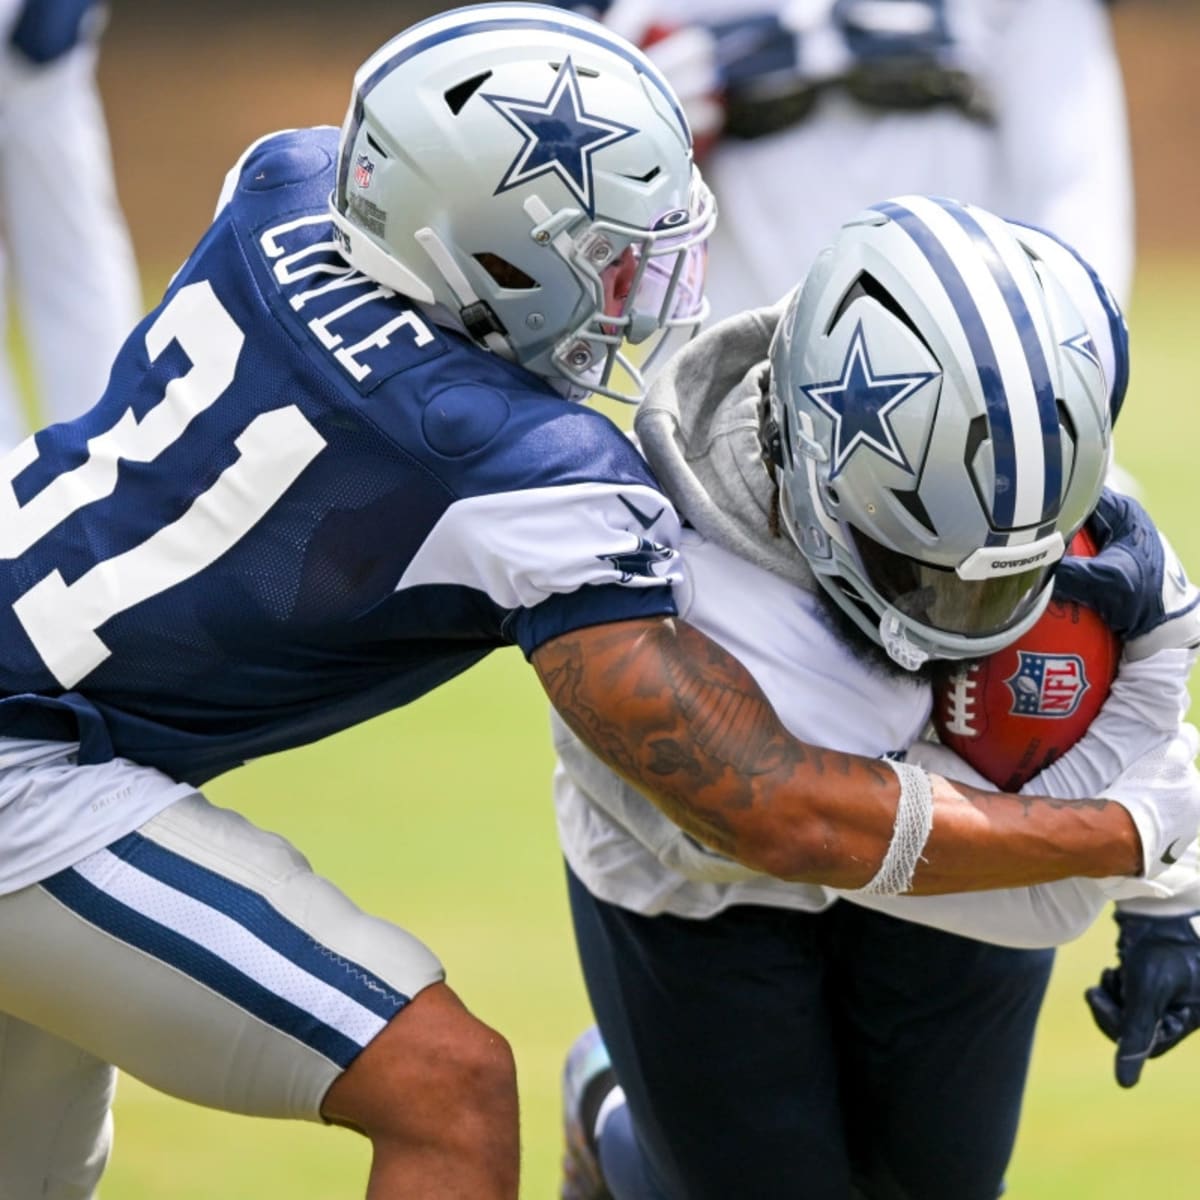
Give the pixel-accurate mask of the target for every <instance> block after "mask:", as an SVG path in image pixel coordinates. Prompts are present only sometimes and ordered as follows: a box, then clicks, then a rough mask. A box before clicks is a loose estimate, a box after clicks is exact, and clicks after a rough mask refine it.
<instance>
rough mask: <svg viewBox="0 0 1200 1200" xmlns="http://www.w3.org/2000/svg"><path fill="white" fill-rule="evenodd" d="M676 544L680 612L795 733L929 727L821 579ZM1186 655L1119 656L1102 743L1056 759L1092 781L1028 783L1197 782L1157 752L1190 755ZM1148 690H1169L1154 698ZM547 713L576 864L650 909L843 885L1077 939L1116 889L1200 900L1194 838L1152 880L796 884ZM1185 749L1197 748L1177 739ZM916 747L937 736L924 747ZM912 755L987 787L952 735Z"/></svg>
mask: <svg viewBox="0 0 1200 1200" xmlns="http://www.w3.org/2000/svg"><path fill="white" fill-rule="evenodd" d="M681 550H682V553H683V555H684V557H685V558H686V560H687V562H688V564H689V572H688V577H687V581H686V583H685V584H684V585H683V586H682V587H681V588H679V589H678V594H679V601H680V615H681V616H682V617H683V618H684V619H686V620H687V621H688V622H689V623H690V624H692V625H694V626H696V627H697V628H698V629H701V630H702V631H703V632H705V633H707V634H708V635H709V636H710V637H711V638H713V639H714V640H715V641H717V642H719V643H720V644H721V645H722V646H724V647H725V648H726V649H727V650H729V651H730V652H731V653H732V654H734V655H736V656H737V658H738V659H740V660H741V662H742V663H743V664H744V665H745V666H746V668H747V669H748V670H749V671H750V673H751V674H752V675H753V676H754V678H755V679H756V681H757V682H758V684H759V686H760V687H761V688H762V689H763V691H764V692H765V693H766V695H767V698H768V699H769V700H770V701H771V703H772V705H773V706H774V708H775V711H776V712H777V713H778V715H779V717H780V719H781V720H782V722H783V723H784V725H785V726H786V727H787V728H788V729H789V730H790V732H792V733H793V734H794V735H796V736H797V737H798V738H801V739H802V740H804V741H808V742H811V743H812V744H814V745H816V746H822V747H825V748H827V749H830V750H840V751H846V752H849V753H854V754H862V755H867V756H871V757H879V756H885V755H888V756H899V755H902V754H903V753H904V751H905V749H906V747H911V745H912V743H913V742H915V741H916V740H917V738H918V737H919V736H920V735H921V733H922V732H923V731H924V730H925V728H926V725H927V721H928V716H929V711H930V691H929V688H928V687H927V686H926V685H925V684H922V683H920V682H918V681H917V680H915V679H910V678H907V677H903V676H899V675H896V674H893V673H891V672H888V671H885V670H883V669H882V668H880V667H876V666H871V665H869V664H868V663H866V662H864V661H863V660H862V659H861V658H859V657H858V656H857V655H856V653H855V651H854V648H853V646H852V645H850V644H849V643H847V642H846V641H844V640H843V639H842V638H841V637H840V636H839V635H838V634H836V633H835V632H833V630H832V629H831V628H830V627H829V625H828V624H827V618H826V617H825V615H824V611H823V608H822V603H821V601H820V600H819V599H818V597H817V596H816V595H814V594H813V593H812V592H810V591H808V590H806V589H804V588H801V587H797V586H796V584H794V583H792V582H788V581H787V580H785V579H783V578H782V577H780V576H779V575H776V574H773V573H771V572H770V571H767V570H765V569H763V568H762V567H759V566H756V565H754V564H752V563H750V562H747V561H746V560H745V559H742V558H739V557H737V556H736V555H734V554H732V553H731V552H729V551H727V550H725V549H722V548H721V547H720V546H718V545H717V544H715V543H713V542H710V541H706V540H705V539H704V538H703V537H702V536H701V535H700V534H698V533H696V532H695V531H694V530H692V529H686V528H685V530H684V533H683V540H682V543H681ZM1190 663H1191V655H1190V654H1189V653H1188V652H1186V651H1182V650H1179V651H1175V650H1170V651H1166V652H1164V653H1162V654H1159V655H1156V656H1154V657H1153V658H1150V659H1147V660H1143V661H1142V662H1141V663H1138V664H1135V665H1133V666H1128V665H1127V666H1126V667H1123V672H1126V673H1127V674H1128V679H1127V680H1125V678H1124V675H1123V676H1122V679H1123V682H1121V683H1120V684H1119V685H1118V687H1117V689H1116V690H1115V691H1114V699H1113V702H1112V703H1111V704H1110V706H1109V708H1111V710H1112V711H1111V712H1109V711H1108V709H1106V710H1105V714H1104V716H1103V717H1102V718H1101V719H1098V721H1097V730H1098V739H1099V743H1100V744H1099V745H1093V744H1092V742H1093V740H1094V739H1091V738H1090V736H1089V738H1085V739H1084V741H1083V742H1081V743H1080V745H1079V747H1078V748H1077V750H1076V751H1072V752H1071V754H1068V755H1067V756H1065V757H1064V758H1063V759H1062V760H1060V763H1061V764H1062V769H1063V770H1066V769H1067V768H1068V764H1070V765H1071V769H1072V770H1074V771H1076V772H1079V771H1082V772H1083V774H1084V776H1085V778H1084V780H1082V781H1081V782H1076V783H1072V782H1071V781H1070V780H1057V779H1050V778H1047V776H1049V775H1051V774H1052V773H1056V772H1059V770H1060V768H1059V767H1057V766H1056V767H1054V768H1051V770H1050V771H1048V772H1046V773H1045V774H1044V775H1043V776H1039V777H1037V778H1036V779H1035V780H1034V781H1033V782H1032V783H1031V785H1030V789H1029V790H1032V791H1033V792H1036V793H1038V794H1050V795H1064V794H1069V795H1078V794H1083V793H1082V792H1081V791H1080V787H1082V788H1083V790H1084V791H1085V792H1086V793H1087V794H1095V793H1102V794H1108V795H1113V796H1117V797H1119V796H1120V795H1121V794H1122V790H1123V789H1124V788H1135V787H1136V788H1139V789H1140V790H1142V791H1145V790H1147V789H1151V790H1152V789H1154V788H1166V789H1170V788H1172V787H1187V788H1194V787H1195V786H1197V784H1196V773H1195V771H1194V769H1189V770H1187V771H1176V772H1174V773H1172V772H1170V771H1168V770H1167V769H1166V768H1165V766H1163V765H1159V764H1160V763H1161V764H1165V763H1166V762H1167V760H1168V759H1169V758H1170V757H1171V756H1172V755H1177V754H1179V753H1184V754H1185V755H1186V756H1188V757H1190V755H1191V753H1192V752H1194V746H1195V742H1194V741H1190V740H1189V738H1191V737H1193V736H1194V735H1193V734H1192V732H1191V731H1190V729H1189V728H1188V727H1182V729H1181V731H1180V733H1178V734H1176V735H1172V733H1171V732H1170V730H1171V728H1172V727H1173V726H1175V724H1176V723H1177V722H1178V720H1180V718H1181V713H1182V710H1183V709H1186V703H1187V696H1186V690H1185V689H1183V687H1182V682H1181V681H1183V680H1185V679H1186V677H1187V673H1188V669H1189V667H1190ZM1151 695H1154V696H1156V697H1158V698H1159V700H1160V703H1158V704H1157V705H1156V704H1155V703H1154V702H1152V701H1151V700H1150V698H1149V697H1150V696H1151ZM1156 709H1158V710H1161V711H1156ZM1133 710H1136V712H1135V711H1133ZM1139 713H1140V714H1141V715H1140V716H1139V715H1137V714H1139ZM552 723H553V728H554V739H555V746H556V749H557V751H558V756H559V761H558V765H557V767H556V770H555V775H554V797H555V805H556V808H557V816H558V827H559V837H560V839H561V842H562V846H563V852H564V855H565V857H566V859H567V862H568V863H569V864H570V866H571V869H572V870H573V871H574V872H575V874H576V875H577V876H578V877H579V878H580V880H581V881H582V882H583V883H584V885H585V886H586V887H587V888H588V890H589V891H591V892H592V894H593V895H595V896H597V897H599V898H600V899H602V900H605V901H607V902H609V903H611V904H618V905H620V906H621V907H622V908H627V909H631V910H632V911H634V912H639V913H643V914H645V915H648V916H654V915H658V914H661V913H670V914H673V915H675V916H680V917H689V918H694V919H702V918H705V917H709V916H712V915H714V914H715V913H717V912H720V911H721V910H722V909H725V908H728V907H729V906H731V905H735V904H762V905H769V906H773V907H777V908H788V909H794V910H800V911H807V912H817V911H820V910H821V909H824V908H827V907H828V906H829V905H830V904H832V903H833V902H834V901H835V900H837V899H839V898H840V899H843V900H847V901H849V902H851V903H856V904H862V905H864V906H866V907H869V908H874V909H877V910H879V911H882V912H886V913H889V914H891V915H892V916H896V917H901V918H903V919H906V920H911V921H915V922H917V923H919V924H923V925H929V926H932V927H934V928H937V929H943V930H946V931H948V932H951V933H956V934H960V935H962V936H964V937H975V938H979V939H981V940H983V941H989V942H995V943H998V944H1001V945H1010V946H1026V947H1036V946H1049V945H1057V944H1060V943H1062V942H1066V941H1069V940H1071V939H1072V938H1074V937H1078V936H1079V935H1080V934H1081V933H1083V932H1084V931H1085V930H1086V929H1087V928H1088V927H1089V926H1090V925H1091V923H1092V922H1093V921H1094V920H1095V919H1096V917H1097V916H1098V915H1099V914H1100V913H1101V912H1102V911H1103V910H1104V909H1105V908H1106V907H1107V906H1108V905H1109V903H1110V902H1112V901H1114V900H1116V901H1119V902H1121V903H1122V904H1123V905H1124V906H1126V907H1133V908H1139V907H1140V909H1141V910H1142V911H1146V912H1151V913H1158V914H1160V915H1170V914H1173V913H1175V912H1182V911H1188V912H1190V911H1193V910H1194V909H1195V908H1196V906H1197V903H1200V884H1198V883H1197V879H1198V873H1197V850H1196V846H1195V845H1194V844H1193V846H1192V847H1191V848H1190V849H1189V851H1188V852H1187V854H1186V855H1185V856H1184V857H1183V858H1181V860H1180V862H1179V863H1178V864H1177V866H1175V867H1173V868H1171V870H1170V871H1168V872H1166V873H1165V874H1163V875H1159V876H1158V877H1156V878H1155V879H1153V880H1144V879H1112V880H1097V879H1067V880H1062V881H1060V882H1058V883H1053V884H1044V885H1041V886H1038V887H1028V888H1009V889H1004V890H996V891H981V892H970V893H960V894H954V895H945V896H920V897H914V896H864V895H861V894H859V893H856V892H841V891H837V890H835V889H831V888H824V887H820V886H816V885H812V884H796V883H788V882H785V881H782V880H779V879H774V878H771V877H769V876H766V875H762V874H758V873H756V872H753V871H750V870H748V869H747V868H745V867H743V866H741V865H740V864H739V863H736V862H733V861H732V860H729V859H727V858H724V857H722V856H721V855H719V854H716V853H714V852H712V851H709V850H707V849H706V848H705V847H703V846H701V845H699V844H698V843H697V842H695V841H694V840H693V839H692V838H690V837H689V836H688V835H687V834H686V833H684V832H683V830H681V829H680V828H679V827H678V826H676V825H674V824H673V823H672V822H671V821H669V820H668V819H667V818H666V817H665V816H663V814H662V813H660V812H659V810H658V809H656V808H655V807H654V806H653V805H651V804H650V803H649V801H647V800H646V799H645V798H644V797H643V796H641V795H640V793H638V792H637V791H635V790H634V789H633V788H632V787H630V786H629V785H628V784H627V783H625V782H624V781H623V780H622V779H620V778H619V777H618V776H617V775H614V774H613V773H612V772H611V771H609V770H608V768H607V767H605V766H604V765H603V764H602V763H601V762H600V761H599V760H598V759H596V758H595V757H594V756H593V755H592V754H591V752H590V751H588V750H587V749H586V748H585V747H584V746H583V745H582V744H581V743H580V742H579V741H578V740H577V739H576V738H575V736H574V735H573V734H572V733H571V732H570V730H569V729H568V728H567V727H566V725H565V724H563V722H562V721H561V720H559V719H558V718H557V717H553V718H552ZM1181 746H1182V747H1191V749H1190V750H1185V751H1180V750H1178V748H1177V747H1181ZM1147 747H1157V748H1159V749H1151V750H1147ZM921 748H922V750H926V749H928V747H927V744H925V743H922V747H921ZM935 751H936V754H935V753H934V752H935ZM1143 752H1145V754H1144V757H1143ZM909 753H910V755H912V756H915V757H917V758H919V759H920V761H921V762H922V763H923V764H925V765H926V766H927V769H931V770H935V771H940V772H944V773H946V774H949V775H951V776H953V777H955V778H959V779H962V780H964V782H967V783H970V784H972V785H974V786H979V787H985V788H986V787H989V786H990V785H989V784H988V783H987V781H986V780H984V779H982V778H980V777H979V776H978V775H977V774H975V772H973V771H972V770H971V769H970V768H969V767H967V766H966V764H964V763H962V762H961V761H957V762H954V761H951V760H953V759H954V757H955V756H953V755H951V754H950V753H949V752H948V751H946V750H945V749H944V748H943V747H933V748H932V749H929V752H928V753H921V754H919V755H918V754H917V752H916V751H914V750H910V751H909ZM1130 757H1133V758H1134V759H1136V760H1139V761H1138V764H1137V765H1136V766H1135V767H1133V768H1131V769H1130V771H1129V774H1128V775H1126V774H1124V773H1122V774H1121V775H1120V778H1119V779H1118V780H1117V781H1116V783H1114V784H1113V786H1111V787H1109V786H1108V785H1107V784H1106V783H1105V782H1104V780H1106V779H1109V776H1110V775H1111V773H1112V772H1114V771H1118V772H1119V771H1120V770H1121V767H1120V762H1121V761H1124V760H1126V759H1128V758H1130ZM1097 771H1099V774H1097V773H1096V772H1097ZM1106 772H1107V774H1106ZM1070 773H1071V772H1070V771H1068V774H1070ZM1110 782H1111V780H1110Z"/></svg>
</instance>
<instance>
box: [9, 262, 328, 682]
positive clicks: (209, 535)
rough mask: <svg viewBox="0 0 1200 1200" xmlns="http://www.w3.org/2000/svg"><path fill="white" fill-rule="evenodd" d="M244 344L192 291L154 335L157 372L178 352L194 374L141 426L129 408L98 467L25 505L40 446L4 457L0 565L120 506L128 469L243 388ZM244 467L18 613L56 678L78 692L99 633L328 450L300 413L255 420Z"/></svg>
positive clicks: (52, 582)
mask: <svg viewBox="0 0 1200 1200" xmlns="http://www.w3.org/2000/svg"><path fill="white" fill-rule="evenodd" d="M245 340H246V339H245V334H243V333H242V331H241V330H240V329H239V328H238V326H237V324H236V323H235V321H234V320H233V318H232V317H231V316H230V315H229V313H228V312H227V311H226V309H225V307H224V306H223V305H222V304H221V302H220V300H218V299H217V297H216V294H215V293H214V292H213V290H212V287H211V286H210V285H209V284H208V283H206V282H203V283H193V284H189V285H188V286H187V287H184V288H181V289H180V290H179V291H178V292H177V293H176V294H175V295H174V296H173V297H172V298H171V300H170V302H169V303H168V304H167V305H166V306H165V307H164V308H163V310H162V312H161V313H159V315H158V317H157V318H156V319H155V321H154V322H153V324H151V326H150V327H149V329H148V330H147V331H146V350H147V353H148V354H149V356H150V361H151V362H153V361H154V360H155V359H157V358H158V356H159V355H160V354H162V352H163V351H164V350H165V349H166V348H167V347H168V346H169V345H170V344H171V343H172V342H177V343H178V344H179V346H180V347H181V348H182V349H183V351H184V353H185V354H186V355H187V356H188V358H189V359H190V360H191V364H192V365H191V368H190V369H189V370H188V371H187V372H186V373H185V374H183V375H180V376H178V377H177V378H175V379H172V380H171V382H170V383H169V384H167V386H166V389H165V390H164V394H163V397H162V399H161V400H160V401H159V402H158V403H157V404H155V405H154V406H153V407H152V408H151V409H150V410H149V411H147V412H146V413H145V414H144V415H143V416H142V418H141V420H140V421H139V420H137V419H136V418H135V417H134V415H133V411H132V410H131V409H126V410H125V412H124V413H123V414H122V415H121V417H120V419H119V420H118V421H117V422H116V424H115V425H113V426H112V427H111V428H110V429H108V430H106V431H105V432H104V433H102V434H99V435H98V436H97V437H94V438H92V439H91V440H90V441H89V442H88V456H87V458H86V459H85V460H84V461H83V462H82V463H81V464H80V465H79V466H78V467H75V468H74V469H73V470H70V471H65V472H63V473H62V474H61V475H59V476H57V477H56V478H55V479H53V480H52V481H51V482H50V483H49V484H47V485H46V487H44V488H43V489H42V490H41V491H40V492H38V493H37V495H36V496H33V497H32V498H31V499H30V500H28V501H27V502H26V503H25V504H23V505H18V503H17V500H16V496H15V495H14V493H13V489H12V481H13V480H14V479H15V478H16V477H17V475H18V474H19V473H20V472H21V471H23V470H24V469H25V468H26V467H27V466H29V464H30V463H32V462H34V461H35V460H36V458H37V447H36V444H35V442H34V439H33V438H29V439H27V440H26V441H25V442H23V443H22V444H21V445H20V446H18V447H17V448H16V449H14V450H13V451H12V452H11V453H10V454H9V455H8V456H7V457H6V458H3V459H0V561H2V560H5V559H14V558H17V557H18V556H19V555H21V554H24V553H26V552H27V551H28V550H29V549H30V548H32V547H33V546H34V545H36V544H37V542H38V541H39V540H40V539H42V538H43V537H45V536H46V535H47V534H48V533H49V532H50V531H51V530H52V529H54V528H55V527H56V526H57V525H58V524H59V523H60V522H62V521H64V520H66V519H67V518H68V517H70V516H71V515H72V514H73V513H76V512H78V511H79V510H80V509H82V508H84V507H85V506H86V505H89V504H94V503H95V502H96V501H98V500H103V499H105V498H106V497H107V496H111V495H112V493H113V492H114V491H115V489H116V487H117V481H118V468H119V466H120V463H121V462H122V461H124V462H130V463H148V462H153V461H154V459H156V458H157V457H158V456H159V455H160V454H162V453H163V451H164V450H166V449H167V447H169V446H171V445H172V444H173V443H174V442H176V441H177V440H178V439H179V438H181V437H183V436H184V434H185V433H186V432H187V428H188V425H189V424H190V423H191V422H192V420H193V419H194V418H195V417H196V416H198V415H199V414H200V413H202V412H204V410H205V409H207V408H208V407H209V406H210V405H212V404H214V403H215V402H216V401H217V400H218V399H220V397H221V396H222V394H223V393H224V392H225V390H226V389H227V388H228V387H229V385H230V384H231V383H232V382H233V378H234V374H235V372H236V370H237V365H238V358H239V357H240V355H241V351H242V345H243V343H244V342H245ZM234 445H235V446H236V447H237V450H238V454H239V457H238V459H237V460H236V461H235V462H234V463H232V464H231V465H230V466H229V467H228V468H226V470H225V471H224V472H222V474H221V475H220V476H219V477H218V478H217V479H216V481H215V482H214V483H213V484H212V486H211V487H210V488H208V490H207V491H205V492H202V493H201V494H200V495H199V496H197V497H196V498H195V500H193V501H192V503H191V505H190V506H189V507H188V508H187V510H186V511H185V512H184V513H183V514H182V515H181V516H180V517H179V518H178V519H177V520H175V521H172V522H171V523H170V524H168V525H165V526H163V528H161V529H159V530H156V531H155V532H154V533H153V534H151V535H150V537H148V538H146V539H145V540H144V541H142V542H140V543H139V544H138V545H136V546H133V547H131V548H130V549H129V550H126V551H124V552H123V553H121V554H117V555H114V556H113V557H112V558H109V559H105V560H104V561H102V562H98V563H96V564H95V565H94V566H93V567H91V569H90V570H88V571H86V572H85V573H84V574H83V575H81V576H80V577H79V578H78V579H76V580H75V581H74V582H73V583H70V584H68V583H66V582H65V581H64V579H63V577H62V575H61V574H60V573H59V571H57V570H53V571H51V572H50V573H49V574H47V575H46V576H44V577H43V578H42V579H40V580H39V581H38V582H37V583H36V584H34V586H33V587H31V588H30V589H29V590H28V591H26V592H25V593H24V594H23V595H22V596H20V597H19V598H18V599H17V601H16V602H15V603H14V604H13V611H14V612H15V613H16V615H17V619H18V620H19V621H20V622H21V624H22V626H23V627H24V629H25V632H26V634H27V635H28V636H29V640H30V641H31V642H32V643H33V645H34V647H35V649H36V650H37V652H38V654H40V655H41V657H42V660H43V662H45V664H46V667H47V669H48V670H49V671H50V672H51V673H52V674H53V675H54V677H55V679H57V680H58V682H59V684H60V685H61V686H62V687H64V688H72V687H74V686H75V685H76V684H77V683H78V682H79V681H80V680H81V679H83V678H84V677H85V676H86V675H87V674H88V673H89V672H91V671H93V670H95V668H96V667H98V666H99V665H100V664H101V663H102V662H103V661H104V660H105V659H106V658H108V656H109V655H110V653H111V651H110V650H109V648H108V647H107V646H106V645H105V644H104V642H103V641H102V640H101V639H100V637H99V636H98V635H97V633H96V630H97V629H98V628H99V627H100V626H101V625H103V624H104V622H105V621H107V620H109V619H110V618H111V617H114V616H116V615H117V614H118V613H121V612H124V611H125V610H126V609H129V608H132V607H133V606H134V605H135V604H138V603H140V602H141V601H143V600H146V599H148V598H149V597H151V596H155V595H157V594H158V593H160V592H164V591H166V590H167V588H170V587H174V586H175V585H176V584H178V583H182V582H184V580H186V579H190V578H191V577H192V576H193V575H195V574H197V573H198V572H199V571H202V570H203V569H204V568H205V567H207V566H208V565H209V564H211V563H212V562H214V561H215V560H216V559H217V558H219V557H220V556H221V555H222V554H224V553H225V552H226V551H227V550H229V549H230V548H231V547H233V546H234V545H236V543H237V542H238V541H239V540H240V539H241V538H242V537H244V536H245V535H246V533H248V532H249V531H250V530H251V529H252V528H253V527H254V525H255V524H256V523H257V522H258V521H260V520H261V519H262V518H263V517H264V516H265V515H266V513H267V512H268V511H269V510H270V508H271V506H272V505H274V504H275V503H276V502H277V501H278V500H279V498H280V497H281V496H282V495H283V494H284V492H286V491H287V489H288V488H289V487H290V486H291V485H292V483H293V482H294V481H295V480H296V478H297V477H298V476H299V475H300V472H301V471H303V470H304V468H305V467H306V466H307V465H308V464H309V463H310V462H312V460H313V459H314V458H315V457H316V456H317V455H318V454H319V453H320V452H321V449H322V448H323V447H324V445H325V442H324V439H323V438H322V437H321V435H320V434H319V433H318V432H317V431H316V430H315V429H314V428H313V426H312V425H311V424H310V423H309V421H308V419H307V418H306V417H305V416H304V414H303V413H302V412H301V411H300V410H299V409H298V408H296V407H295V406H294V405H288V406H285V407H283V408H277V409H273V410H272V411H270V412H264V413H260V414H259V415H258V416H256V417H255V418H254V419H253V420H252V421H251V422H250V423H249V424H248V425H247V426H246V427H245V429H243V430H242V432H241V433H240V434H239V435H238V437H237V438H236V440H235V442H234Z"/></svg>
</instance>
